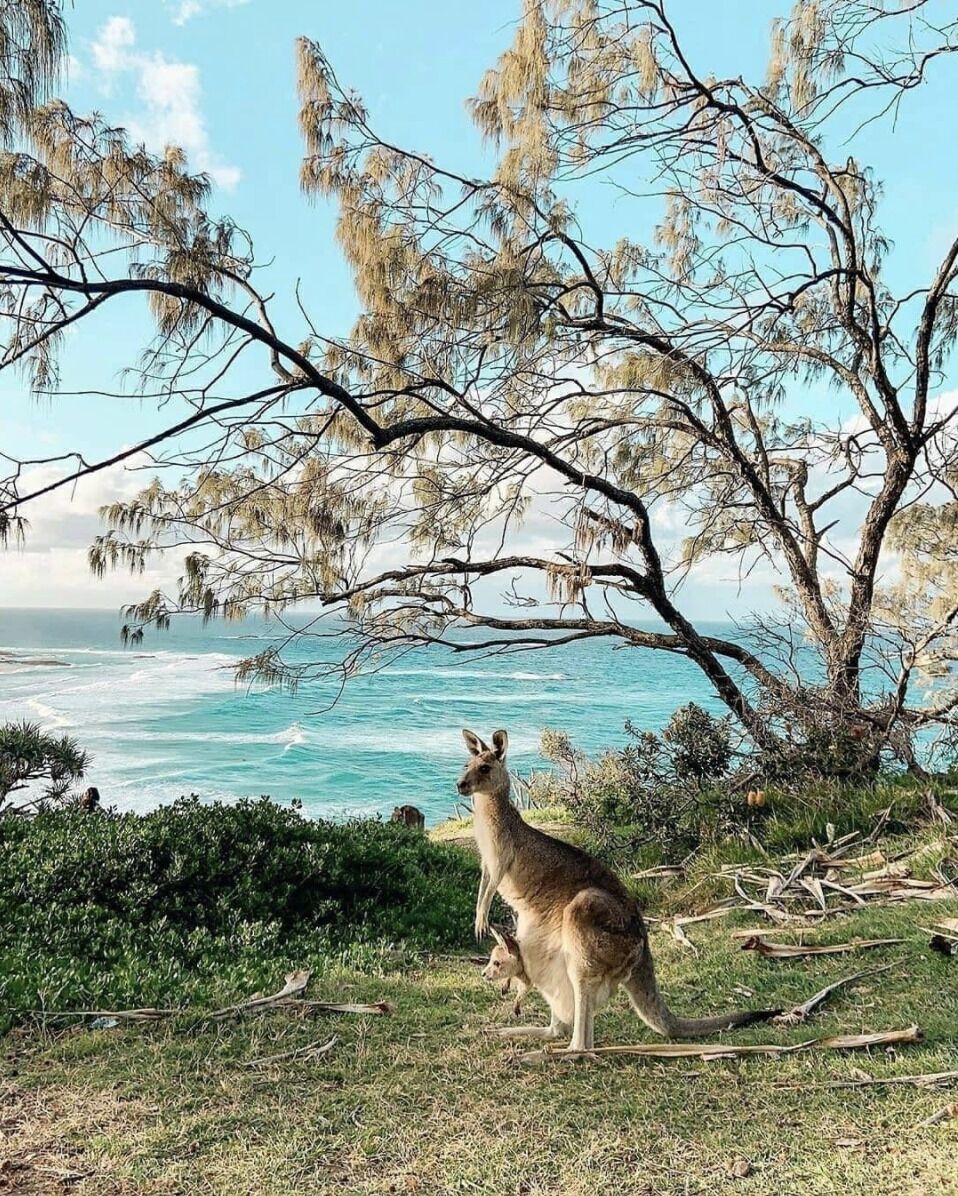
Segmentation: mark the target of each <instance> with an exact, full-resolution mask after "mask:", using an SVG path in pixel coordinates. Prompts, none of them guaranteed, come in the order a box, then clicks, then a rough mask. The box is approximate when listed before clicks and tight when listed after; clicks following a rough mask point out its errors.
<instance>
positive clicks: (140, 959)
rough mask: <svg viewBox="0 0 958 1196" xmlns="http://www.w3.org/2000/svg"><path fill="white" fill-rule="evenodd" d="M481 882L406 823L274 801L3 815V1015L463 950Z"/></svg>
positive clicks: (224, 993) (466, 860) (202, 990)
mask: <svg viewBox="0 0 958 1196" xmlns="http://www.w3.org/2000/svg"><path fill="white" fill-rule="evenodd" d="M476 879H477V878H476V865H475V863H474V862H473V861H472V859H471V858H470V857H469V856H468V855H466V854H465V853H463V852H462V851H460V850H459V849H457V848H455V847H450V846H443V845H438V844H434V843H432V842H431V841H430V840H428V839H427V838H425V837H424V836H423V835H420V834H418V833H415V832H411V831H409V830H407V829H406V828H405V827H402V826H399V825H397V824H391V823H380V822H373V821H366V822H359V821H357V822H349V823H330V822H321V821H310V820H308V819H306V818H304V817H302V815H301V814H300V813H299V812H298V810H296V809H290V808H288V807H282V806H278V805H276V804H275V803H273V802H271V801H269V800H268V799H260V800H258V801H242V802H239V803H238V804H236V805H233V806H227V805H221V804H213V805H203V804H201V803H200V802H199V800H198V799H196V798H184V799H181V800H180V801H178V802H176V803H174V804H173V805H171V806H167V807H164V808H162V809H159V810H156V811H154V812H152V813H150V814H146V815H137V814H120V815H106V814H103V815H96V814H85V813H81V812H73V811H57V812H49V813H41V814H39V815H38V816H37V817H35V818H30V819H19V818H17V819H10V818H8V819H0V1006H2V1007H5V1009H6V1010H7V1012H8V1016H9V1011H11V1010H13V1011H14V1012H16V1011H17V1010H21V1011H22V1010H24V1009H29V1008H36V1007H39V1006H41V1005H42V1006H45V1007H48V1008H64V1007H65V1008H71V1007H77V1006H85V1005H92V1004H97V1005H102V1004H103V1003H104V1002H105V1003H107V1004H111V1005H114V1006H116V1005H129V1004H152V1003H156V1002H170V1001H174V1002H176V1001H180V1000H182V999H184V998H186V997H188V998H190V999H203V998H204V997H206V996H208V995H210V994H213V993H215V994H217V999H220V998H224V999H230V998H231V997H233V996H236V995H243V993H245V992H247V991H252V990H253V989H254V988H259V987H262V986H263V985H268V984H270V983H274V982H275V981H276V979H277V977H279V978H281V976H282V973H283V971H284V970H285V969H286V968H288V967H293V966H302V965H304V964H308V963H310V961H312V963H313V965H314V966H322V961H323V960H328V959H330V958H335V957H336V956H337V955H339V954H342V953H343V952H353V953H355V952H356V951H357V950H362V949H363V948H367V949H373V948H375V947H376V946H377V945H378V946H379V947H381V946H382V945H384V944H399V945H404V946H408V947H411V948H423V949H433V948H437V949H439V948H447V947H454V946H461V945H465V944H466V943H468V942H469V941H470V937H471V927H472V917H473V907H474V902H475V890H476ZM3 1016H4V1015H3V1011H2V1010H0V1026H2V1024H3Z"/></svg>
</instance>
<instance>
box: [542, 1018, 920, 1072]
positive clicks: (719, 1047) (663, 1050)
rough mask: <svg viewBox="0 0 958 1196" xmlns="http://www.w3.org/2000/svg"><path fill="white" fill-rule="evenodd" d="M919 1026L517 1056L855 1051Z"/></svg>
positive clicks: (905, 1036) (906, 1037)
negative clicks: (785, 1039) (797, 1038)
mask: <svg viewBox="0 0 958 1196" xmlns="http://www.w3.org/2000/svg"><path fill="white" fill-rule="evenodd" d="M921 1038H922V1032H921V1030H920V1029H919V1028H918V1026H908V1027H907V1028H906V1029H904V1030H879V1031H877V1032H875V1033H873V1034H835V1035H831V1036H830V1037H827V1038H807V1039H805V1041H804V1042H795V1043H791V1044H784V1045H783V1044H779V1043H761V1044H749V1045H745V1046H733V1045H731V1044H730V1043H725V1042H704V1043H695V1042H673V1043H662V1044H659V1043H645V1042H643V1043H638V1044H635V1045H628V1046H607V1047H593V1048H592V1050H591V1051H570V1050H565V1049H562V1050H548V1049H546V1050H542V1051H530V1052H529V1053H527V1054H525V1055H522V1056H520V1058H521V1060H522V1062H523V1063H537V1062H539V1061H540V1060H543V1059H568V1058H571V1057H573V1056H577V1055H582V1056H589V1055H598V1056H603V1055H610V1056H611V1055H630V1056H631V1055H637V1056H641V1057H642V1058H646V1059H740V1058H747V1057H748V1056H750V1055H772V1056H780V1055H796V1054H798V1053H799V1052H803V1051H854V1050H863V1049H865V1048H867V1047H875V1046H902V1045H904V1044H906V1043H913V1042H920V1041H921Z"/></svg>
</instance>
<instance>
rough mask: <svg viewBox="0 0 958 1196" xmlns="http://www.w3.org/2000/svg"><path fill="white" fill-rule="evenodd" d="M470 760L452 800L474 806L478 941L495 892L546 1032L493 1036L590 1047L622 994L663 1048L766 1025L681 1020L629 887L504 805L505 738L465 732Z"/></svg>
mask: <svg viewBox="0 0 958 1196" xmlns="http://www.w3.org/2000/svg"><path fill="white" fill-rule="evenodd" d="M462 734H463V738H464V739H465V741H466V747H467V748H468V750H469V754H470V759H469V761H468V763H467V764H466V767H465V769H464V770H463V773H462V776H461V777H460V778H459V782H458V786H457V788H458V790H459V793H460V794H462V795H463V796H471V797H472V799H473V814H474V826H475V836H476V843H477V845H478V847H479V854H480V856H481V859H482V873H481V878H480V881H479V895H478V898H477V901H476V921H475V931H476V937H477V938H481V937H482V935H483V934H485V933H486V931H487V930H488V928H489V908H490V906H491V905H492V899H493V897H494V896H495V894H496V893H497V892H498V893H500V894H501V895H502V897H503V898H504V900H505V901H506V902H507V904H508V905H510V906H511V907H512V909H513V910H514V911H515V914H516V935H515V937H516V939H517V940H518V942H519V944H521V959H522V962H523V964H524V966H525V971H526V973H527V976H528V983H529V984H530V985H531V986H533V987H535V988H537V989H538V990H539V992H540V993H542V995H543V997H544V998H545V999H546V1001H547V1002H548V1004H549V1008H550V1009H551V1011H552V1019H551V1021H550V1023H549V1025H548V1026H522V1027H518V1028H515V1029H506V1030H500V1031H498V1032H499V1033H500V1034H502V1035H503V1036H514V1037H535V1038H543V1039H557V1038H564V1037H566V1036H567V1035H569V1034H570V1033H571V1040H570V1043H569V1050H570V1051H590V1050H591V1049H592V1047H593V1045H594V1023H595V1015H596V1012H597V1011H598V1010H599V1009H601V1008H602V1006H603V1005H604V1004H605V1003H606V1002H607V1001H608V1000H609V998H610V997H611V996H612V994H613V993H614V992H615V990H616V989H617V988H618V987H619V985H621V986H622V987H623V988H624V989H625V991H626V993H627V995H628V997H629V1000H630V1002H631V1004H632V1007H633V1009H634V1010H635V1012H636V1013H637V1014H638V1015H639V1017H640V1018H642V1020H643V1021H644V1022H645V1023H646V1025H648V1026H649V1027H650V1028H651V1029H652V1030H654V1031H655V1032H656V1033H657V1034H661V1035H663V1036H664V1037H666V1038H693V1037H695V1036H697V1035H700V1034H711V1033H714V1032H716V1031H718V1030H729V1029H732V1028H733V1027H736V1026H747V1025H750V1024H751V1023H753V1022H759V1021H765V1020H766V1019H768V1018H770V1017H773V1016H774V1015H775V1014H777V1013H778V1012H780V1011H779V1010H761V1011H759V1010H750V1011H743V1012H732V1013H724V1014H720V1015H718V1016H716V1017H700V1018H688V1017H678V1016H677V1015H676V1014H674V1013H672V1011H671V1010H670V1009H669V1007H668V1006H667V1005H666V1003H665V1001H664V999H663V997H662V994H661V993H660V991H659V987H658V984H657V982H656V979H655V968H654V966H653V963H652V956H651V953H650V951H649V941H648V933H647V931H646V928H645V923H644V922H643V920H642V915H641V913H640V911H639V905H638V902H637V901H636V900H635V898H634V897H633V896H632V895H631V893H629V891H628V889H626V887H625V885H623V884H622V882H621V881H620V880H619V879H618V877H617V876H615V874H614V873H613V872H611V871H610V870H609V869H608V868H607V867H606V866H605V865H604V864H602V863H600V862H599V860H597V859H595V858H594V857H593V856H590V855H589V854H588V853H587V852H585V851H582V850H580V849H579V848H578V847H573V846H572V845H571V844H569V843H563V842H562V841H561V840H559V839H554V838H553V837H552V836H551V835H547V834H545V833H544V832H543V831H540V830H538V829H536V828H535V827H532V826H529V825H528V824H527V823H526V822H525V821H524V820H523V819H522V818H521V816H520V815H519V811H518V810H517V809H516V808H515V806H514V805H513V804H512V802H511V800H510V797H509V790H510V782H509V772H508V770H507V768H506V751H507V748H508V744H509V737H508V735H507V734H506V732H505V731H496V732H495V734H494V735H493V736H492V747H491V748H490V747H488V746H487V745H486V744H485V743H484V742H483V741H482V740H481V739H480V738H479V736H478V735H475V734H473V732H472V731H463V733H462Z"/></svg>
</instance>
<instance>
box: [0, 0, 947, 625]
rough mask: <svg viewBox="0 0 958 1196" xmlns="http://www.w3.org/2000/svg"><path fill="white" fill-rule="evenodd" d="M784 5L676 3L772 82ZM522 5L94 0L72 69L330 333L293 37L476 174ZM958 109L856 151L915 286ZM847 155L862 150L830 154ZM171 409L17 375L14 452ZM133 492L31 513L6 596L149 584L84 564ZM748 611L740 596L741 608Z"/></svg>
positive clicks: (6, 425)
mask: <svg viewBox="0 0 958 1196" xmlns="http://www.w3.org/2000/svg"><path fill="white" fill-rule="evenodd" d="M786 7H787V5H785V4H783V3H767V2H766V0H682V3H677V2H675V3H673V4H672V5H671V11H672V14H673V16H674V18H675V20H676V22H677V23H678V25H679V28H680V30H681V31H682V32H683V34H684V37H685V40H686V44H687V46H688V48H689V52H690V54H691V56H692V59H693V61H694V62H695V63H696V65H697V66H698V67H699V69H700V70H701V71H703V72H704V73H708V72H709V71H713V72H715V73H716V74H725V73H732V72H742V73H745V74H747V75H750V76H752V77H755V76H756V75H758V74H760V73H763V67H762V65H761V64H762V63H763V60H764V55H765V50H766V46H767V44H768V28H769V23H770V21H771V19H772V17H773V16H775V15H776V14H780V13H782V12H783V11H784V9H785V8H786ZM519 8H520V2H519V0H486V2H485V3H483V4H467V3H460V4H449V3H441V2H438V0H408V2H407V3H402V4H401V3H397V2H396V0H353V3H351V4H339V5H333V4H329V3H315V2H314V3H310V2H308V0H272V2H271V3H270V2H268V0H128V2H127V3H120V2H117V0H79V2H78V3H77V4H76V6H75V8H74V9H73V10H72V11H70V13H69V23H70V28H71V52H72V57H73V64H72V68H71V73H70V79H69V83H68V86H67V89H66V92H67V96H68V98H69V100H70V101H71V103H72V104H73V105H74V106H75V107H77V108H79V109H90V108H96V109H99V110H100V111H102V112H103V113H104V114H105V115H106V116H107V118H108V119H109V120H111V121H113V122H114V123H117V124H123V125H125V126H127V127H128V128H130V129H131V131H132V132H133V133H134V134H135V135H136V136H137V137H141V138H143V139H145V140H147V141H148V142H149V143H151V148H159V147H160V145H161V144H162V143H163V141H165V140H168V139H174V140H179V141H182V142H183V143H184V148H186V150H187V152H188V153H189V155H190V159H191V161H192V162H193V164H194V165H195V166H197V167H198V168H201V169H206V170H208V171H210V172H211V174H212V175H213V177H214V178H215V179H216V180H217V183H218V187H217V193H216V196H215V200H214V205H213V206H214V207H215V208H217V209H219V210H222V211H225V212H229V213H230V214H231V215H233V216H234V217H235V219H236V220H237V222H238V223H239V224H240V225H242V226H243V227H245V228H247V229H249V230H251V231H252V233H253V235H254V239H255V244H256V249H257V256H258V258H259V259H260V260H261V261H268V260H273V261H274V263H275V264H274V265H273V266H272V267H271V269H270V274H269V278H270V285H271V286H272V287H274V288H275V289H276V290H277V292H278V293H279V294H280V295H284V294H285V295H287V296H289V295H291V293H292V288H293V286H294V284H295V282H296V281H297V279H299V280H301V285H302V290H303V293H304V295H305V297H306V300H307V304H308V306H309V308H310V310H311V313H312V314H313V317H314V320H315V322H316V324H317V326H318V327H320V328H322V329H323V330H324V331H326V332H329V333H331V334H339V333H343V332H345V331H347V329H348V328H349V326H350V324H351V322H352V319H353V317H354V315H355V311H356V309H355V300H354V295H353V291H352V287H351V284H350V280H349V276H348V273H347V271H346V269H345V267H344V265H343V263H342V260H341V258H340V256H339V253H338V250H337V247H336V243H335V240H334V236H333V222H334V217H333V213H332V212H331V211H329V210H327V209H326V208H324V207H323V206H319V207H317V206H315V205H311V204H309V203H307V202H306V201H305V200H304V199H303V198H302V196H301V195H300V192H299V187H298V180H297V172H298V167H299V161H300V157H301V152H302V148H301V143H300V139H299V134H298V129H297V123H296V97H295V86H294V69H293V42H294V39H295V38H296V37H297V36H298V35H300V34H306V35H308V36H310V37H312V38H315V39H316V40H318V41H319V42H320V43H321V44H322V45H323V47H324V48H325V50H326V51H327V53H328V55H329V57H330V59H331V60H332V62H333V64H334V66H335V68H336V71H337V74H338V75H339V77H340V79H341V81H342V82H344V83H345V84H347V85H350V86H353V87H355V88H356V89H357V90H358V91H359V92H360V93H361V94H362V95H363V97H364V99H365V101H366V103H367V106H368V107H369V109H370V111H371V114H372V117H373V120H374V123H375V124H376V126H377V128H378V129H379V130H380V131H381V132H382V133H383V134H384V135H385V137H386V138H387V139H389V140H392V141H395V142H398V143H401V144H403V145H408V146H412V147H415V148H417V149H419V150H422V151H425V152H427V153H429V154H431V155H432V156H433V157H434V158H435V159H437V160H438V161H440V162H442V163H444V164H449V165H450V166H452V167H453V168H455V169H457V170H462V171H467V172H472V173H478V172H481V170H482V168H483V165H484V164H486V163H487V162H488V156H487V152H486V151H484V150H483V148H482V146H481V144H480V141H479V138H478V135H477V134H476V132H475V130H474V129H473V127H472V125H471V123H470V121H469V118H468V116H467V114H466V110H465V103H464V101H465V99H466V97H467V96H469V95H470V94H472V93H473V92H474V90H475V87H476V84H477V82H478V80H479V78H480V76H481V74H482V72H483V71H484V70H485V69H486V68H487V67H488V66H489V65H491V64H492V63H493V61H494V59H495V57H496V55H497V53H498V52H499V51H500V50H502V49H503V48H504V47H505V46H506V45H507V44H508V42H509V40H510V38H511V32H512V24H513V22H514V21H515V19H516V17H517V15H518V12H519ZM952 112H953V101H952V99H951V95H950V89H949V87H948V73H947V70H944V69H942V70H938V71H935V72H933V73H932V82H931V85H930V86H929V87H928V88H927V89H926V90H925V91H924V92H920V93H918V94H916V95H914V96H912V97H910V98H909V102H908V103H907V104H906V106H905V108H904V109H903V114H902V116H901V118H900V119H899V122H898V124H897V127H896V128H895V129H892V128H890V127H889V126H888V125H887V124H885V125H882V126H874V127H873V128H872V129H871V130H870V131H869V132H868V134H867V136H866V137H865V138H864V139H863V141H862V142H861V143H859V148H858V150H857V153H858V156H859V158H860V159H861V160H865V161H870V162H872V163H873V164H874V165H875V167H876V169H877V173H878V174H879V176H881V177H883V178H884V179H885V199H884V203H883V215H884V220H885V224H886V227H887V228H888V230H889V231H890V234H891V236H892V239H893V241H894V242H895V249H894V251H893V255H892V260H891V264H890V277H891V279H892V280H893V281H894V282H895V283H896V284H897V285H899V286H901V288H902V289H903V290H904V289H907V288H908V287H910V286H913V285H921V284H922V283H924V282H926V281H927V279H928V278H929V277H930V276H931V274H932V273H933V271H934V268H935V265H936V263H937V260H938V258H940V256H941V254H942V253H943V251H944V247H945V244H946V242H947V240H948V239H949V237H950V236H951V235H953V232H954V228H955V226H956V224H958V198H956V197H958V159H956V155H955V154H954V151H953V150H948V149H947V145H948V144H949V143H951V142H952V140H953V129H952V128H951V127H950V126H951V120H950V116H951V113H952ZM839 152H841V153H842V154H844V153H845V152H847V151H846V150H842V149H839V148H838V147H834V148H833V153H835V154H836V156H837V154H838V153H839ZM586 206H587V210H586V212H585V216H586V218H587V219H588V217H589V216H590V214H591V216H592V218H593V219H594V220H595V221H596V222H597V223H598V222H601V221H602V220H604V219H605V218H606V215H607V213H608V209H607V208H606V206H605V203H604V199H603V193H602V192H601V191H599V190H596V192H595V193H594V195H593V196H592V197H591V198H590V197H587V199H586ZM621 231H623V232H632V233H633V235H634V230H631V229H622V230H621ZM619 232H620V230H619V229H615V230H613V233H612V235H611V236H609V237H608V238H607V239H608V240H613V239H615V238H616V237H617V236H618V235H619ZM282 311H283V314H284V316H285V321H288V322H284V327H283V331H284V335H286V337H287V338H288V339H291V340H293V341H295V340H297V339H298V338H299V337H301V336H302V335H304V332H305V330H304V329H303V328H301V327H300V326H299V323H298V316H297V315H296V313H295V310H294V308H293V306H292V304H291V302H285V303H284V305H283V308H282ZM146 327H147V325H146V321H145V317H144V311H143V305H142V303H141V302H140V301H139V300H131V301H129V302H128V303H125V306H124V307H123V308H118V307H116V306H114V305H111V306H110V307H109V314H108V315H107V316H106V317H105V318H101V319H100V320H99V323H98V324H97V326H96V327H93V328H90V329H89V330H88V331H86V332H83V331H81V332H80V333H79V334H78V335H77V336H76V337H74V338H73V339H71V341H70V344H69V346H68V349H67V351H66V353H65V356H64V384H65V386H67V387H69V388H74V389H77V390H85V389H88V388H91V387H95V386H97V385H105V386H111V385H112V386H115V385H116V376H117V371H118V370H119V369H120V368H121V367H122V366H123V365H128V364H130V361H131V357H133V356H135V353H136V350H137V349H138V347H139V346H140V345H141V344H142V343H143V341H144V339H145V336H144V333H145V330H146ZM264 380H265V381H267V382H268V381H269V378H268V377H266V375H265V372H264ZM808 401H809V403H811V404H814V405H815V406H820V405H821V404H822V403H825V402H830V401H832V400H829V399H825V398H822V397H820V396H809V399H808ZM168 415H169V412H167V413H165V416H168ZM159 419H160V416H158V414H157V413H156V412H155V411H154V410H152V409H151V408H150V406H149V405H148V404H145V403H143V402H141V401H140V400H135V399H130V400H105V399H100V400H97V399H91V398H89V397H77V398H64V399H62V400H57V401H56V403H55V404H52V403H50V402H48V401H39V402H38V401H36V400H33V399H30V398H28V397H27V396H25V395H24V394H23V389H22V386H21V385H20V384H19V382H18V381H17V380H15V379H13V378H11V377H9V376H7V375H3V376H0V440H2V442H4V443H5V444H12V445H13V446H14V447H15V448H17V449H24V448H27V447H32V448H33V449H34V451H35V453H37V454H40V453H42V454H48V453H49V454H52V453H54V452H57V451H61V450H62V449H64V448H66V447H71V448H72V447H77V446H79V447H82V448H83V449H84V451H85V452H87V453H88V454H90V455H91V456H95V455H98V454H101V453H105V452H107V451H111V450H115V449H116V447H117V446H118V445H123V444H125V443H129V442H132V441H133V440H134V439H137V438H139V437H141V436H143V435H145V434H148V433H149V431H151V430H152V429H153V428H154V427H156V426H158V421H159ZM139 480H142V479H139ZM136 484H137V479H135V478H134V479H129V478H127V479H123V478H118V477H112V478H109V479H100V480H99V481H97V482H96V483H88V484H87V485H86V486H84V487H83V488H82V490H80V491H78V493H77V494H76V495H75V496H73V498H72V501H71V499H70V496H67V495H64V494H60V495H59V496H58V497H57V498H56V499H54V500H51V501H50V503H49V504H48V505H47V506H46V507H45V508H41V509H37V508H34V510H33V511H32V512H31V518H32V520H33V524H34V532H33V535H32V537H31V540H30V543H29V545H28V551H26V552H25V553H23V554H21V555H20V556H19V557H13V558H9V559H8V560H7V561H6V562H4V572H3V576H2V578H0V605H2V604H10V605H14V604H18V605H19V604H33V603H37V604H40V605H50V606H60V605H74V604H76V605H106V606H110V605H116V604H117V602H119V601H124V600H128V599H132V598H134V597H136V596H137V595H138V594H141V593H142V592H143V589H144V584H147V585H149V584H152V580H153V579H150V578H148V579H146V583H144V581H143V579H139V580H137V579H133V580H131V579H129V578H114V579H112V580H110V581H109V582H108V583H107V584H100V583H96V582H94V581H93V580H92V579H90V578H88V577H87V575H86V572H85V565H84V563H83V548H84V547H85V545H86V543H87V542H88V541H89V539H90V536H91V535H92V533H93V532H94V531H95V530H96V522H95V519H94V517H93V511H94V510H95V507H96V505H98V503H99V502H102V501H106V500H107V499H108V498H110V497H111V496H112V494H114V493H124V492H129V490H131V489H133V488H134V487H135V485H136ZM161 575H162V570H160V571H159V572H158V573H157V579H160V578H161ZM738 604H739V599H738V598H737V597H736V596H735V593H734V587H730V588H729V597H728V606H729V607H732V608H734V607H736V606H737V605H738ZM692 605H693V609H694V607H695V606H698V605H701V606H702V607H703V609H707V610H710V611H712V612H714V609H715V594H714V592H711V591H710V592H708V593H705V592H703V593H702V595H701V596H700V597H699V598H696V597H695V596H694V595H693V603H692Z"/></svg>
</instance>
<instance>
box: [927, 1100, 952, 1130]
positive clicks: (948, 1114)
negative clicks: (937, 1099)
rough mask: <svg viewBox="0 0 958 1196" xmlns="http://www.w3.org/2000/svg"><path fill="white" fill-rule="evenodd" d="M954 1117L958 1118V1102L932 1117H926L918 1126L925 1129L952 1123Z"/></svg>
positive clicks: (946, 1106) (940, 1110) (948, 1105)
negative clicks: (943, 1122)
mask: <svg viewBox="0 0 958 1196" xmlns="http://www.w3.org/2000/svg"><path fill="white" fill-rule="evenodd" d="M952 1117H958V1102H956V1101H952V1102H951V1103H950V1104H947V1105H944V1106H942V1108H940V1109H938V1110H937V1111H936V1112H934V1113H932V1115H931V1116H930V1117H926V1118H925V1120H924V1121H919V1123H918V1124H919V1126H921V1127H922V1128H923V1129H924V1128H927V1127H928V1126H932V1125H939V1124H940V1123H941V1122H942V1121H950V1120H951V1118H952Z"/></svg>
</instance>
